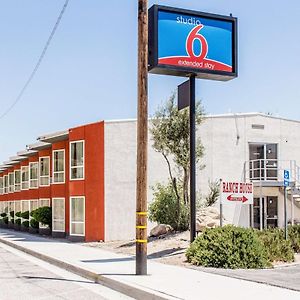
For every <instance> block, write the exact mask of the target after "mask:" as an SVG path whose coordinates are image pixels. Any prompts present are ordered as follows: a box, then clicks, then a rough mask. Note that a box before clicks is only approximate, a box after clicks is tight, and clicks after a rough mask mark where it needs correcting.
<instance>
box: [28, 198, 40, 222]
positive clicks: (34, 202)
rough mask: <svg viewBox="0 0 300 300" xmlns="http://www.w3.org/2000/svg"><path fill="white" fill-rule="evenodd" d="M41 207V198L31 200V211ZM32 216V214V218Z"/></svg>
mask: <svg viewBox="0 0 300 300" xmlns="http://www.w3.org/2000/svg"><path fill="white" fill-rule="evenodd" d="M38 207H39V200H30V209H29V212H32V211H34V210H36V209H37V208H38ZM31 219H32V217H31V216H30V220H31Z"/></svg>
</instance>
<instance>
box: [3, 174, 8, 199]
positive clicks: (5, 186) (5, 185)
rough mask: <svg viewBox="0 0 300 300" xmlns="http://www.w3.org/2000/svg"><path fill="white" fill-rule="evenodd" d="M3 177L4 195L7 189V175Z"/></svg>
mask: <svg viewBox="0 0 300 300" xmlns="http://www.w3.org/2000/svg"><path fill="white" fill-rule="evenodd" d="M3 178H4V179H3V187H4V195H6V194H8V190H9V184H8V175H4V176H3ZM5 179H6V180H7V181H6V184H5Z"/></svg>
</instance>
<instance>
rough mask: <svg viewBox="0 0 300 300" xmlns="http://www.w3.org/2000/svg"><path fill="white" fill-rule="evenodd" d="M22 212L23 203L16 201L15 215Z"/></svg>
mask: <svg viewBox="0 0 300 300" xmlns="http://www.w3.org/2000/svg"><path fill="white" fill-rule="evenodd" d="M20 211H21V201H20V200H19V201H15V214H16V213H17V212H20Z"/></svg>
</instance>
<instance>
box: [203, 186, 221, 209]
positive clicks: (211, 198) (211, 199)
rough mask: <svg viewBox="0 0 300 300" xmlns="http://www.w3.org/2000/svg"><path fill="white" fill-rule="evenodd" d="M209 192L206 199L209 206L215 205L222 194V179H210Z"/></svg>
mask: <svg viewBox="0 0 300 300" xmlns="http://www.w3.org/2000/svg"><path fill="white" fill-rule="evenodd" d="M208 187H209V194H208V195H207V196H206V198H205V201H206V205H207V206H212V205H214V204H215V203H216V202H217V200H218V197H219V196H220V180H215V181H211V180H209V181H208Z"/></svg>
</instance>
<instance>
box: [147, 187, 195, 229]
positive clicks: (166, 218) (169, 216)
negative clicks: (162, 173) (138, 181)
mask: <svg viewBox="0 0 300 300" xmlns="http://www.w3.org/2000/svg"><path fill="white" fill-rule="evenodd" d="M153 195H154V198H153V202H152V203H151V204H150V206H149V219H150V221H152V222H157V223H159V224H168V225H171V226H172V227H173V228H174V229H175V230H187V229H188V227H189V209H188V207H186V206H185V205H184V204H183V201H182V200H181V201H180V220H179V222H178V202H177V198H176V194H175V192H174V190H173V187H172V184H171V183H169V184H168V185H162V184H157V185H156V186H155V187H154V193H153Z"/></svg>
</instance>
